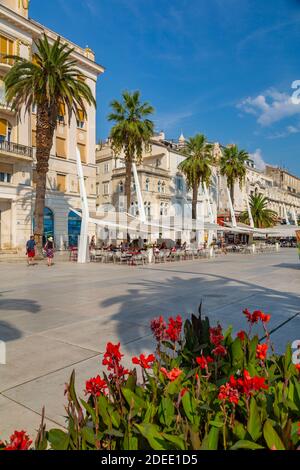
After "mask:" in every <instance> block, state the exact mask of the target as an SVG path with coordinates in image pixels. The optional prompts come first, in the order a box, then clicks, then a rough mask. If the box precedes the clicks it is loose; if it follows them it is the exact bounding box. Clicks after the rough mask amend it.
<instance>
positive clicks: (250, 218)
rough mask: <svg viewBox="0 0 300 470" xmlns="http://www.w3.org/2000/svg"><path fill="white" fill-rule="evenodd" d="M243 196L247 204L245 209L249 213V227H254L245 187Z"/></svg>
mask: <svg viewBox="0 0 300 470" xmlns="http://www.w3.org/2000/svg"><path fill="white" fill-rule="evenodd" d="M245 196H246V204H247V211H248V215H249V222H250V227H251V228H254V227H255V225H254V220H253V216H252V212H251V207H250V204H249V198H248V194H247V190H246V188H245Z"/></svg>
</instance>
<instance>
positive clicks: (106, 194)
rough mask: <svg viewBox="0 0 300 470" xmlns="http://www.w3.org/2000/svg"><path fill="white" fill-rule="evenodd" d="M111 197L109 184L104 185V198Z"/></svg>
mask: <svg viewBox="0 0 300 470" xmlns="http://www.w3.org/2000/svg"><path fill="white" fill-rule="evenodd" d="M108 195H109V183H103V196H108Z"/></svg>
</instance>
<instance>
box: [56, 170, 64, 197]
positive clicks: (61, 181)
mask: <svg viewBox="0 0 300 470" xmlns="http://www.w3.org/2000/svg"><path fill="white" fill-rule="evenodd" d="M56 189H57V191H60V192H62V193H64V192H65V191H66V175H62V174H60V173H57V178H56Z"/></svg>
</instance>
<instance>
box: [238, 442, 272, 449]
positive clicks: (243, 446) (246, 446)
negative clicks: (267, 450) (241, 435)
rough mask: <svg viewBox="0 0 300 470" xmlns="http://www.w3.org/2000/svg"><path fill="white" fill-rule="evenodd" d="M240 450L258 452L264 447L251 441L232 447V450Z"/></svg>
mask: <svg viewBox="0 0 300 470" xmlns="http://www.w3.org/2000/svg"><path fill="white" fill-rule="evenodd" d="M239 449H249V450H258V449H264V447H263V446H260V445H259V444H256V443H255V442H251V441H238V442H236V443H235V444H234V445H233V446H232V447H230V450H239Z"/></svg>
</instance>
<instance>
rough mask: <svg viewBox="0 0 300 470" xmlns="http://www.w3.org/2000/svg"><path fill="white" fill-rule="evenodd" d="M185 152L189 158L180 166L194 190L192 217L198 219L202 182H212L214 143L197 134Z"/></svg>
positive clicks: (189, 185) (190, 140)
mask: <svg viewBox="0 0 300 470" xmlns="http://www.w3.org/2000/svg"><path fill="white" fill-rule="evenodd" d="M184 154H185V155H186V157H187V158H186V159H185V160H184V161H183V162H181V163H180V165H179V167H178V168H179V170H180V171H182V173H183V174H184V175H185V178H186V184H187V188H188V189H192V191H193V198H192V218H193V219H195V220H196V219H197V202H198V191H199V186H200V183H202V185H204V183H206V185H207V186H210V183H211V174H212V170H211V165H212V163H213V155H212V145H211V144H209V143H207V140H206V137H205V136H204V135H203V134H196V135H195V136H194V137H191V138H190V139H189V140H188V141H187V142H186V144H185V147H184Z"/></svg>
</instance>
